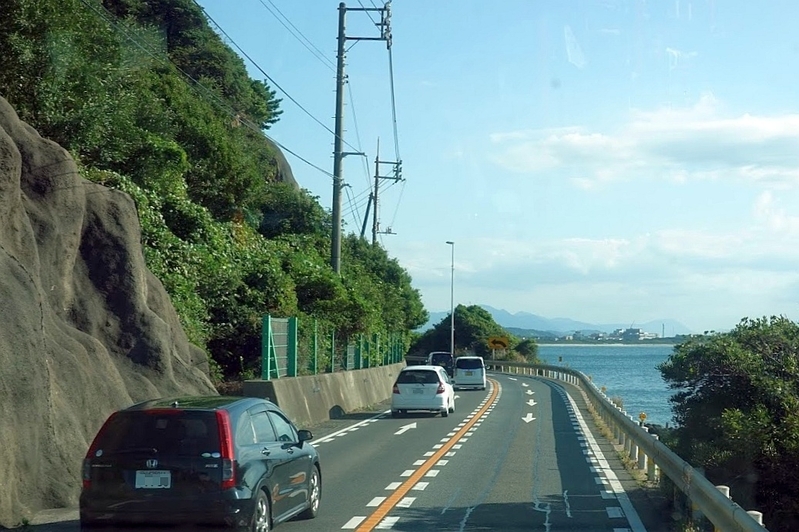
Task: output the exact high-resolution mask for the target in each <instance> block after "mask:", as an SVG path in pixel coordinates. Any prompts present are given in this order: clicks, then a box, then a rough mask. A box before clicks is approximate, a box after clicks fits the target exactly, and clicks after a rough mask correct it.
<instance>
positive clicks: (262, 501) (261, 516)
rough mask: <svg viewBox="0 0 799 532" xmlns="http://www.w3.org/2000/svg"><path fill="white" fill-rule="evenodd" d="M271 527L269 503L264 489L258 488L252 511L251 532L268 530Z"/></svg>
mask: <svg viewBox="0 0 799 532" xmlns="http://www.w3.org/2000/svg"><path fill="white" fill-rule="evenodd" d="M271 528H272V510H271V506H270V504H269V497H268V496H267V495H266V492H264V490H258V495H257V496H256V498H255V507H254V508H253V511H252V523H251V525H250V530H251V531H252V532H268V531H269V530H271Z"/></svg>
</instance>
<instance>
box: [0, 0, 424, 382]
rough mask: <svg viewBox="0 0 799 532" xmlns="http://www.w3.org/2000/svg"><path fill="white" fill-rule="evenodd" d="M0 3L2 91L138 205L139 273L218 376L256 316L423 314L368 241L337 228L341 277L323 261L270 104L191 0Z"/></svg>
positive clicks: (369, 322)
mask: <svg viewBox="0 0 799 532" xmlns="http://www.w3.org/2000/svg"><path fill="white" fill-rule="evenodd" d="M0 13H3V24H2V25H0V94H1V95H2V96H3V97H5V98H6V99H7V100H8V101H9V103H10V104H11V105H12V106H13V107H14V108H15V109H16V111H17V113H18V114H19V115H20V118H21V119H23V120H25V121H26V122H28V123H29V124H31V125H32V126H33V127H34V128H36V129H37V131H39V133H40V134H41V135H42V136H43V137H46V138H49V139H51V140H53V141H55V142H57V143H59V144H60V145H62V146H63V147H65V148H66V149H68V150H69V151H70V153H71V154H72V155H73V156H74V158H75V159H76V161H78V163H79V165H80V166H81V168H82V171H83V173H84V175H85V177H87V178H88V179H90V180H93V181H95V182H99V183H102V184H105V185H107V186H111V187H116V188H119V189H121V190H123V191H125V192H127V193H129V194H130V195H131V196H132V197H133V198H134V199H135V201H136V205H137V208H138V211H139V218H140V222H141V226H142V241H143V242H142V243H143V246H144V254H145V258H146V260H147V264H148V267H149V268H150V270H151V271H152V272H153V273H154V274H155V275H156V276H157V277H158V278H159V279H160V280H161V281H162V283H163V284H164V286H165V287H166V289H167V291H168V292H169V294H170V296H171V298H172V301H173V304H174V305H175V308H176V310H177V311H178V314H179V315H180V317H181V320H182V323H183V326H184V328H185V330H186V332H187V334H188V335H189V338H190V340H191V341H192V342H194V343H195V344H197V345H199V346H200V347H202V348H204V349H206V350H207V351H208V352H209V353H210V354H211V356H212V358H213V360H214V361H216V363H217V365H218V366H217V368H218V374H217V377H222V376H223V375H224V376H227V377H234V376H238V375H241V374H245V375H252V374H257V373H258V368H259V367H260V356H261V320H262V317H263V315H265V314H271V315H274V316H299V317H300V318H301V319H304V320H314V321H317V322H320V323H321V324H323V325H325V326H328V327H331V328H332V329H334V330H335V331H336V335H337V337H338V338H339V342H340V341H341V339H344V341H346V339H347V338H350V337H352V335H356V334H359V333H366V334H383V333H391V334H397V333H401V334H403V335H405V336H406V338H408V339H409V338H410V334H409V331H411V330H413V329H415V328H418V327H419V326H421V325H422V324H424V323H425V321H426V320H427V312H426V310H425V309H424V307H423V305H422V303H421V298H420V295H419V293H418V291H417V290H416V289H414V288H413V287H412V285H411V278H410V276H409V275H408V274H407V272H406V271H405V270H403V269H402V268H401V267H400V265H399V264H398V263H397V261H396V260H394V259H392V258H390V257H389V256H388V255H387V253H386V251H385V250H384V249H383V248H382V247H380V246H379V245H378V246H372V245H369V244H367V243H366V242H364V241H361V240H360V239H358V238H356V237H354V236H346V237H345V238H344V240H343V243H342V272H341V275H336V274H335V273H334V272H333V271H332V269H331V268H330V267H329V264H328V262H329V257H330V232H331V227H332V220H331V216H330V214H329V212H328V211H327V210H326V209H324V208H323V207H321V206H320V205H319V203H318V201H317V198H315V197H313V196H312V195H310V193H309V192H308V191H307V190H303V189H299V188H297V187H296V186H293V185H292V184H291V183H286V182H282V181H281V176H280V175H279V171H278V167H277V162H276V161H277V160H276V154H275V152H274V149H273V147H272V144H271V143H269V142H267V140H266V138H265V137H264V135H263V131H264V130H266V129H268V128H269V127H270V126H271V125H272V124H274V123H275V122H276V121H277V120H278V119H279V116H280V112H281V111H280V100H279V99H278V98H277V97H276V95H275V92H274V91H273V90H272V89H271V88H270V87H269V86H268V85H267V84H266V83H264V82H263V81H261V80H255V79H251V78H250V77H249V75H248V73H247V71H246V68H245V65H244V63H243V62H242V60H241V59H240V58H239V57H238V56H237V55H236V54H235V53H234V52H233V51H232V50H231V49H230V48H229V47H228V46H227V45H226V44H225V43H224V42H223V41H222V40H221V39H220V37H219V36H218V35H217V34H216V33H215V32H214V31H213V30H212V28H211V27H210V26H209V24H208V22H207V20H206V18H205V15H204V14H203V12H202V10H201V8H200V7H199V6H198V5H197V4H196V3H195V2H193V1H192V0H102V1H100V0H0ZM408 341H409V340H408ZM341 343H342V344H343V342H341Z"/></svg>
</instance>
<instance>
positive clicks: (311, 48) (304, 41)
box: [259, 0, 336, 72]
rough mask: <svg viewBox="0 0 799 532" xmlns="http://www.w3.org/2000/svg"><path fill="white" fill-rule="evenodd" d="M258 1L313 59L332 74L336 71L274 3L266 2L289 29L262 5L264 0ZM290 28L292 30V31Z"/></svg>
mask: <svg viewBox="0 0 799 532" xmlns="http://www.w3.org/2000/svg"><path fill="white" fill-rule="evenodd" d="M259 1H260V2H261V5H262V6H264V8H266V10H267V11H269V12H270V13H271V14H272V16H273V17H275V18H276V19H277V21H278V22H280V23H281V24H282V25H283V27H284V28H286V29H287V30H288V32H289V33H291V35H292V36H294V38H295V39H297V40H298V41H299V42H300V44H302V45H303V46H304V47H305V48H306V49H307V50H308V51H309V52H311V54H313V56H314V57H316V58H317V59H319V61H320V62H321V63H322V64H323V65H325V66H326V67H327V68H328V69H330V70H331V71H333V72H335V71H336V66H335V64H334V63H333V61H331V60H330V59H329V58H328V57H327V56H325V54H324V52H322V51H321V50H320V49H319V48H317V47H316V45H314V43H312V42H311V41H310V39H308V37H306V36H305V35H304V34H303V33H302V31H300V30H299V28H297V26H295V25H294V23H292V22H291V19H289V18H288V17H287V16H286V15H284V14H283V12H282V11H281V10H280V8H279V7H277V6H276V5H275V4H274V2H272V0H267V2H269V5H271V6H272V7H273V8H274V9H275V11H277V12H278V13H280V17H283V19H285V20H286V22H288V24H289V25H290V26H291V28H289V26H287V25H286V22H283V20H282V19H281V18H280V17H278V16H277V15H276V14H275V12H274V11H272V10H271V9H270V8H269V6H267V5H266V4H265V3H264V0H259ZM292 28H294V29H293V30H292ZM295 31H296V32H297V33H299V36H298V35H297V33H295ZM300 37H302V38H300Z"/></svg>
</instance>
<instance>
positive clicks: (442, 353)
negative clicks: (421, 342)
mask: <svg viewBox="0 0 799 532" xmlns="http://www.w3.org/2000/svg"><path fill="white" fill-rule="evenodd" d="M451 354H452V353H450V352H449V351H430V352H429V353H427V356H430V355H451Z"/></svg>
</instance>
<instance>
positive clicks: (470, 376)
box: [453, 356, 486, 390]
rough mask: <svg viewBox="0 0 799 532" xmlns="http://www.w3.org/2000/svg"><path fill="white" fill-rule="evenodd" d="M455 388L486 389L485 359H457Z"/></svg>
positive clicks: (464, 357)
mask: <svg viewBox="0 0 799 532" xmlns="http://www.w3.org/2000/svg"><path fill="white" fill-rule="evenodd" d="M453 382H454V387H455V388H477V389H479V390H485V389H486V366H485V362H484V361H483V357H478V356H463V357H458V358H456V359H455V375H454V378H453Z"/></svg>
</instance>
